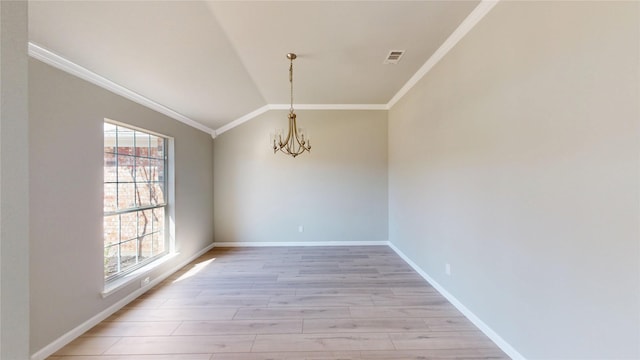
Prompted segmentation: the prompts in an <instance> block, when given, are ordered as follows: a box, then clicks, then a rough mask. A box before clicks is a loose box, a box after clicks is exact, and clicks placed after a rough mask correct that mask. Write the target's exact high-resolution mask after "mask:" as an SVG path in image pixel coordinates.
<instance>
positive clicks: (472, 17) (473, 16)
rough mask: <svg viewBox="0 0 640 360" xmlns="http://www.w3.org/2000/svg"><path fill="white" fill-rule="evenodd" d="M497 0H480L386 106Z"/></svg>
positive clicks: (402, 94) (444, 52) (449, 48)
mask: <svg viewBox="0 0 640 360" xmlns="http://www.w3.org/2000/svg"><path fill="white" fill-rule="evenodd" d="M498 1H499V0H482V1H481V2H480V4H478V6H476V8H475V9H473V11H472V12H471V13H470V14H469V16H467V18H466V19H464V20H463V21H462V23H460V26H458V28H457V29H456V30H455V31H454V32H453V33H451V35H449V37H448V38H447V40H445V41H444V42H443V43H442V45H440V47H439V48H438V50H436V51H435V52H434V53H433V55H431V57H430V58H429V59H428V60H427V61H426V62H425V63H424V65H422V67H421V68H420V69H418V71H417V72H416V73H415V74H414V75H413V76H412V77H411V79H409V81H407V83H406V84H404V86H403V87H402V88H401V89H400V90H399V91H398V92H397V93H396V94H395V95H394V96H393V97H392V98H391V100H389V102H388V103H387V108H388V109H391V108H392V107H393V106H394V105H395V104H396V103H397V102H398V101H399V100H400V99H401V98H402V97H403V96H405V95H406V94H407V93H408V92H409V90H411V88H413V86H414V85H416V84H417V83H418V81H420V79H422V78H423V77H424V76H425V75H426V74H427V73H428V72H429V71H430V70H431V69H432V68H433V67H434V66H435V65H436V64H437V63H438V62H439V61H440V60H442V58H443V57H444V56H445V55H447V53H448V52H449V51H451V49H453V47H454V46H456V44H457V43H458V42H459V41H460V40H461V39H462V38H463V37H465V35H467V33H468V32H469V31H471V29H473V28H474V26H476V24H477V23H478V22H480V20H482V18H483V17H484V16H485V15H487V14H488V13H489V11H491V9H493V7H494V6H496V4H497V3H498Z"/></svg>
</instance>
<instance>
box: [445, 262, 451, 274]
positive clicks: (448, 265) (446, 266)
mask: <svg viewBox="0 0 640 360" xmlns="http://www.w3.org/2000/svg"><path fill="white" fill-rule="evenodd" d="M444 273H445V274H447V275H451V265H450V264H449V263H446V264H444Z"/></svg>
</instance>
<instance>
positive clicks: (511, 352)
mask: <svg viewBox="0 0 640 360" xmlns="http://www.w3.org/2000/svg"><path fill="white" fill-rule="evenodd" d="M389 247H390V248H391V249H393V251H395V252H396V254H398V256H400V257H401V258H402V260H404V261H405V262H406V263H407V264H409V266H411V267H412V268H413V270H415V271H416V272H417V273H418V274H420V276H422V277H423V278H424V279H425V280H427V282H428V283H429V284H431V286H433V287H434V288H435V289H436V290H437V291H438V292H439V293H440V295H442V296H444V297H445V298H446V299H447V300H448V301H449V302H450V303H451V304H452V305H453V306H455V307H456V309H458V310H460V312H461V313H462V314H463V315H464V316H466V317H467V319H469V320H470V321H471V322H472V323H473V324H474V325H475V326H477V327H478V329H480V331H482V332H483V333H484V334H485V335H487V337H488V338H489V339H491V341H493V342H494V343H495V344H496V345H497V346H498V347H499V348H500V349H502V351H504V352H505V353H506V354H507V355H508V356H509V357H510V358H512V359H518V360H519V359H523V360H524V359H525V357H524V356H523V355H522V354H520V353H519V352H518V351H517V350H516V349H515V348H514V347H513V346H511V345H510V344H509V343H508V342H507V341H506V340H504V339H503V338H502V337H501V336H500V335H498V333H496V332H495V331H493V329H491V328H490V327H489V325H487V324H485V322H484V321H482V320H480V318H479V317H477V316H476V315H475V314H474V313H473V312H471V310H469V309H468V308H467V307H466V306H464V305H463V304H462V303H461V302H460V301H459V300H458V299H456V298H455V296H453V295H451V293H449V292H448V291H447V290H446V289H445V288H444V287H442V285H440V284H438V282H437V281H435V280H434V279H433V278H432V277H431V276H429V275H428V274H427V273H426V272H425V271H424V270H422V269H421V268H420V267H419V266H418V265H417V264H416V263H414V262H413V261H412V260H411V259H410V258H409V257H408V256H406V255H405V254H404V253H403V252H402V251H400V249H398V248H397V247H395V246H394V245H393V243H391V242H389Z"/></svg>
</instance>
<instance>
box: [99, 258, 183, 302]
mask: <svg viewBox="0 0 640 360" xmlns="http://www.w3.org/2000/svg"><path fill="white" fill-rule="evenodd" d="M178 254H179V253H172V254H167V255H165V256H163V257H161V258H159V259H158V260H156V261H154V262H152V263H150V264H148V265H145V266H143V267H141V268H140V269H138V270H136V271H134V272H132V273H130V274H127V275H125V276H124V277H122V278H119V279H116V280H113V281H110V282H108V283H105V284H104V290H103V291H102V293H101V295H102V298H103V299H104V298H107V297H108V296H110V295H112V294H114V293H116V292H118V290H120V289H122V288H124V287H125V286H128V285H131V284H132V283H134V282H136V281H141V280H143V279H144V276H146V275H147V274H148V273H149V272H151V270H153V269H155V268H156V267H158V266H160V265H162V264H164V263H165V262H167V261H169V260H171V259H173V258H174V257H176V256H177V255H178ZM146 286H151V282H149V283H147V284H142V283H141V284H140V287H141V288H143V287H146Z"/></svg>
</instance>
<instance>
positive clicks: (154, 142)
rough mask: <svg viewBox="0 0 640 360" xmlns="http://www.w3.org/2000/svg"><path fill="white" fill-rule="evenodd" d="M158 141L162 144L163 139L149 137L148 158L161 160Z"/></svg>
mask: <svg viewBox="0 0 640 360" xmlns="http://www.w3.org/2000/svg"><path fill="white" fill-rule="evenodd" d="M158 141H161V142H164V139H162V138H159V137H157V136H154V135H149V157H152V158H156V159H158V158H160V159H162V154H160V152H158Z"/></svg>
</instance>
